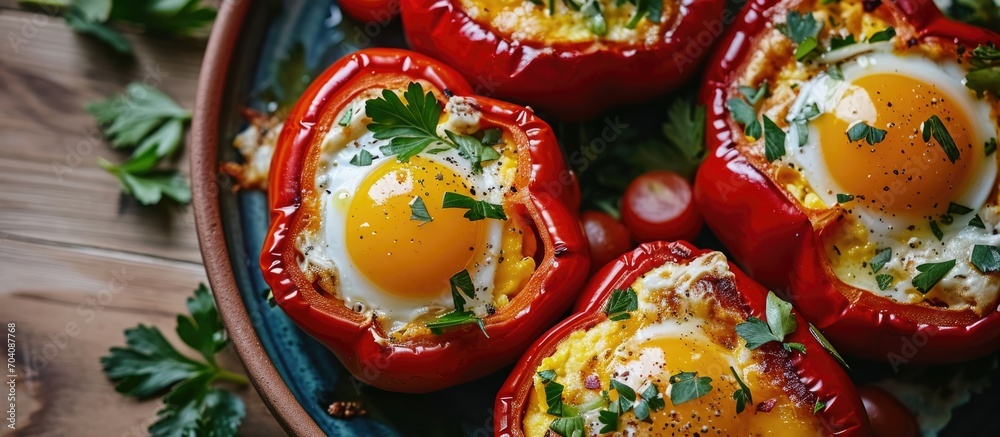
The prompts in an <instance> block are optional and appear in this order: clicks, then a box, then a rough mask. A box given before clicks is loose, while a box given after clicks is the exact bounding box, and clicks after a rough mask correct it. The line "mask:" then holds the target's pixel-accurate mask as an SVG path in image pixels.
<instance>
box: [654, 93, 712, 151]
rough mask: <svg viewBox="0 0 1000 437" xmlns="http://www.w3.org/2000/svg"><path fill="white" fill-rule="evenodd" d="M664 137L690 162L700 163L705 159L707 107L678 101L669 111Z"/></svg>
mask: <svg viewBox="0 0 1000 437" xmlns="http://www.w3.org/2000/svg"><path fill="white" fill-rule="evenodd" d="M661 130H662V131H663V136H664V137H666V138H667V141H668V142H669V143H670V144H671V145H672V146H674V148H675V149H677V150H678V151H680V152H681V154H683V155H684V157H685V158H687V159H688V161H691V162H694V163H698V162H700V161H701V159H702V158H704V157H705V141H704V138H705V107H704V106H701V105H696V104H694V103H693V102H692V101H690V100H688V99H676V100H674V102H673V103H672V104H671V105H670V108H669V109H667V121H666V122H664V123H663V125H662V126H661Z"/></svg>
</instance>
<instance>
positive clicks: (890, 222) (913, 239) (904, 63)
mask: <svg viewBox="0 0 1000 437" xmlns="http://www.w3.org/2000/svg"><path fill="white" fill-rule="evenodd" d="M824 57H825V59H823V60H822V61H825V62H826V63H827V64H825V65H832V66H833V67H830V69H828V70H827V72H826V73H820V74H818V75H816V76H815V77H813V78H812V79H810V80H808V81H807V82H805V83H803V84H802V85H801V87H800V91H799V93H798V97H797V98H796V100H795V102H794V104H792V106H791V108H790V109H789V111H788V115H787V117H786V120H785V121H786V122H787V123H788V124H789V126H790V129H789V135H788V136H787V137H786V144H785V148H786V151H787V153H786V155H785V157H784V158H783V159H782V161H781V162H776V163H775V164H779V165H786V166H790V167H792V168H794V169H796V170H798V171H800V172H801V174H802V176H803V178H804V179H805V180H806V181H807V182H808V185H809V187H810V188H811V192H812V193H814V195H815V196H818V198H819V200H820V202H814V206H819V207H830V206H833V205H837V204H838V203H839V204H840V207H841V208H843V211H844V212H845V213H846V215H845V217H846V223H845V224H843V226H841V227H840V228H839V229H838V230H837V231H836V232H835V233H834V234H833V235H832V236H831V237H829V238H827V239H826V242H827V244H828V248H827V249H828V250H827V253H828V257H829V259H830V260H831V263H832V264H833V267H834V271H835V272H836V273H837V275H838V277H839V278H840V279H842V280H843V281H845V282H846V283H848V284H850V285H852V286H855V287H859V288H862V289H866V290H870V291H872V292H875V293H878V294H881V295H883V296H887V297H891V298H893V299H895V300H897V301H900V302H908V303H909V302H920V301H923V300H925V299H926V300H928V301H931V302H937V303H943V304H946V305H947V306H949V307H952V308H955V309H964V308H972V309H974V310H976V311H977V312H980V313H981V312H982V311H985V310H986V308H987V307H988V306H990V305H992V303H993V302H995V301H996V298H997V295H998V293H1000V280H997V279H996V278H995V277H994V276H993V275H987V274H984V273H982V272H980V271H979V270H977V269H976V268H975V267H973V266H972V264H971V263H970V262H969V260H970V256H971V252H972V248H973V246H974V245H977V244H983V245H992V246H996V245H997V244H1000V237H998V236H996V235H994V234H995V231H994V228H995V227H996V225H997V223H998V222H997V208H996V199H992V198H990V196H991V193H993V191H994V189H995V187H996V177H997V162H996V155H995V154H990V155H987V151H986V144H987V143H989V142H990V141H993V140H994V139H995V138H996V136H997V125H996V122H995V121H994V120H995V111H993V108H992V106H991V105H990V104H989V103H987V102H986V101H984V100H982V99H980V98H978V97H977V96H976V94H975V93H974V92H973V91H971V90H969V89H968V88H966V87H965V85H964V76H965V73H966V72H965V70H964V69H963V68H962V66H960V65H959V64H957V63H956V62H954V61H952V60H950V59H943V60H934V59H931V58H929V57H927V56H924V55H923V54H920V53H917V54H913V53H909V54H906V53H899V52H896V51H893V45H892V43H891V42H885V43H877V44H868V43H857V44H854V45H852V46H848V47H846V48H843V49H840V50H837V51H833V52H830V53H827V54H826V55H824ZM838 70H839V72H840V76H842V78H841V77H837V76H838V75H837V74H836V71H838ZM932 116H937V117H938V118H939V119H940V120H941V121H942V122H943V125H944V126H945V128H946V130H947V132H948V133H949V134H950V136H951V138H952V139H953V140H954V143H955V145H956V146H957V148H958V158H957V159H955V160H954V162H952V159H951V158H950V157H949V156H948V155H947V154H946V152H945V149H944V147H942V145H941V144H940V142H939V141H938V140H937V139H936V138H934V137H931V138H930V139H929V140H926V141H925V140H924V136H923V131H924V127H925V126H924V124H925V123H928V122H929V119H930V118H931V117H932ZM803 120H806V121H805V122H803ZM864 125H867V126H871V127H873V128H876V129H879V130H881V131H884V138H883V139H882V140H881V141H878V139H877V138H876V139H875V141H874V144H870V143H869V141H868V140H867V139H865V138H862V139H860V140H859V141H851V139H850V138H849V136H848V131H849V130H850V129H851V128H855V127H863V126H864ZM803 127H804V128H805V131H806V132H800V130H802V129H803ZM800 135H801V136H802V137H804V138H805V140H804V141H802V140H801V139H800ZM814 200H815V199H814ZM952 205H959V206H960V207H963V208H958V209H957V210H962V211H964V210H965V209H966V208H968V209H969V210H971V211H969V212H963V213H956V209H955V207H954V206H952ZM974 217H979V218H980V219H982V220H983V223H984V227H983V228H979V227H976V226H971V225H970V221H972V220H973V218H974ZM936 234H937V235H936ZM885 249H890V250H891V257H890V259H889V261H888V262H887V263H886V264H885V265H884V266H881V267H879V264H876V266H875V267H873V266H872V259H873V258H874V257H875V255H876V254H877V253H878V252H880V251H884V250H885ZM947 260H956V261H957V262H956V266H955V267H954V268H953V269H952V270H951V271H950V272H948V274H947V275H946V276H945V277H944V279H943V280H942V281H941V282H940V283H938V285H936V286H934V288H933V289H931V290H930V291H929V292H928V293H926V294H925V293H921V292H920V291H918V290H917V289H916V288H915V286H914V284H913V282H912V279H913V278H914V277H915V276H917V275H918V274H919V271H918V270H917V266H919V265H923V264H930V263H937V262H944V261H947ZM879 274H881V275H890V276H891V283H890V284H889V285H886V284H885V283H884V282H883V283H880V282H879V280H878V279H876V277H877V276H878V275H879ZM882 279H883V280H885V279H886V277H883V278H882Z"/></svg>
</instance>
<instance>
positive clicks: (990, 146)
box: [983, 138, 997, 156]
mask: <svg viewBox="0 0 1000 437" xmlns="http://www.w3.org/2000/svg"><path fill="white" fill-rule="evenodd" d="M983 149H984V150H985V151H986V156H990V155H992V154H993V152H996V151H997V139H996V138H990V140H989V141H987V142H986V145H985V146H983Z"/></svg>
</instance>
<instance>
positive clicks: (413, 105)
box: [365, 82, 444, 162]
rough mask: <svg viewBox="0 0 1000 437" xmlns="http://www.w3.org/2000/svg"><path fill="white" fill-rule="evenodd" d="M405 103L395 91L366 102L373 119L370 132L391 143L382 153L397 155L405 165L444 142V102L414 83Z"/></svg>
mask: <svg viewBox="0 0 1000 437" xmlns="http://www.w3.org/2000/svg"><path fill="white" fill-rule="evenodd" d="M403 99H405V100H406V103H403V101H402V100H400V99H399V96H398V95H396V93H395V92H393V91H392V90H382V97H381V98H376V99H369V100H367V101H366V102H365V112H366V114H367V115H368V117H370V118H371V120H372V121H371V123H369V124H368V130H369V131H371V132H373V133H374V134H375V135H374V136H375V138H376V139H379V140H389V145H387V146H382V147H380V148H379V150H381V151H382V153H383V154H384V155H386V156H389V155H397V156H396V158H397V159H398V160H400V161H402V162H406V161H409V159H410V158H412V157H414V156H416V155H417V154H418V153H420V152H422V151H423V150H424V149H426V148H427V146H430V145H431V144H434V143H443V142H444V141H443V140H442V139H441V137H439V136H438V135H437V125H438V121H439V120H440V118H441V103H440V102H438V100H437V98H436V97H434V94H433V93H431V92H430V91H428V92H427V93H426V94H425V93H424V88H423V87H422V86H421V85H420V84H418V83H416V82H410V84H409V86H407V88H406V91H405V92H404V93H403Z"/></svg>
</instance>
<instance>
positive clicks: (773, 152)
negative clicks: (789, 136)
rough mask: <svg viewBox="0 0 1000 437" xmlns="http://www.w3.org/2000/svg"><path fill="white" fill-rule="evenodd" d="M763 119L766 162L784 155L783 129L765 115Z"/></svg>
mask: <svg viewBox="0 0 1000 437" xmlns="http://www.w3.org/2000/svg"><path fill="white" fill-rule="evenodd" d="M763 120H764V157H765V158H767V161H768V162H774V161H775V160H777V159H779V158H781V157H782V156H785V131H783V130H781V128H780V127H778V125H776V124H774V122H773V121H771V119H770V118H768V117H767V116H766V115H764V116H763Z"/></svg>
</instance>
